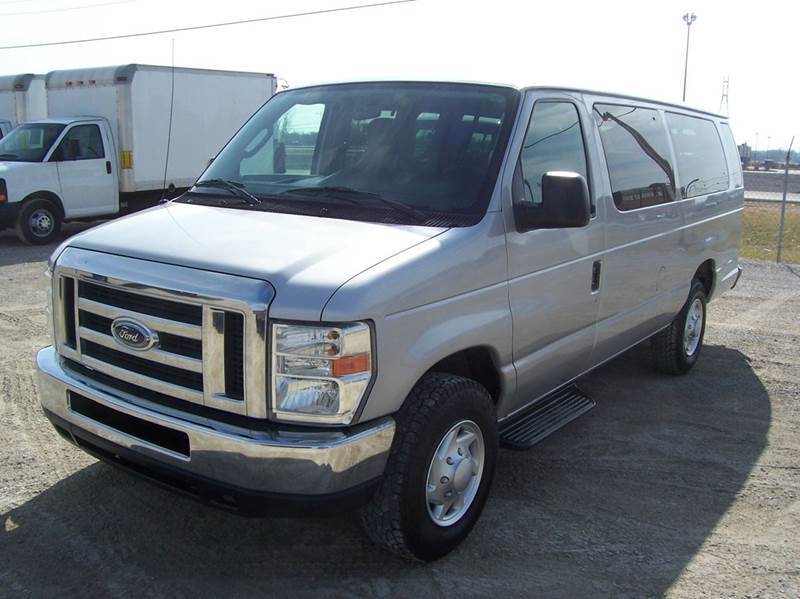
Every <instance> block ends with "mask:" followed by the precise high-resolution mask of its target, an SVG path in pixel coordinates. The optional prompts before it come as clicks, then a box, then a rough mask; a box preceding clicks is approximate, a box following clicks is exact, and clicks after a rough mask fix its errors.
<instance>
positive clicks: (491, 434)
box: [362, 373, 498, 561]
mask: <svg viewBox="0 0 800 599" xmlns="http://www.w3.org/2000/svg"><path fill="white" fill-rule="evenodd" d="M464 420H469V421H471V422H472V423H474V424H477V425H478V427H479V428H480V432H481V434H482V435H483V441H484V465H483V470H482V474H481V476H480V482H479V483H477V484H478V486H477V492H476V493H475V495H474V499H473V500H472V503H471V504H470V505H469V507H467V508H466V509H465V511H464V512H463V515H462V516H461V517H460V519H458V520H457V521H456V522H454V523H452V524H450V525H449V526H444V527H443V526H439V525H437V524H435V523H434V521H433V518H432V516H431V515H430V514H429V511H428V500H427V498H426V492H425V491H426V485H427V477H428V468H429V466H430V464H431V460H432V459H433V454H434V451H435V450H436V448H437V447H438V446H439V442H440V441H441V440H442V439H443V437H444V436H445V434H446V433H447V432H448V431H449V430H451V428H452V427H453V426H454V425H456V424H457V423H459V422H461V421H464ZM396 422H397V429H396V432H395V438H394V442H393V444H392V451H391V454H390V455H389V460H388V463H387V465H386V470H385V472H384V477H383V480H382V481H381V486H380V487H379V489H378V491H377V492H376V494H375V496H374V497H373V498H372V500H371V502H370V503H369V504H368V505H367V506H366V507H365V508H364V509H363V510H362V521H363V523H364V526H365V528H366V531H367V534H368V535H369V537H370V538H371V539H372V540H373V541H374V542H375V543H377V544H378V545H380V546H382V547H384V548H386V549H388V550H390V551H392V552H394V553H396V554H398V555H400V556H402V557H405V558H407V559H413V560H422V561H432V560H435V559H438V558H440V557H442V556H444V555H445V554H447V553H449V552H450V551H452V550H453V549H454V548H455V547H456V546H457V545H458V544H459V543H461V542H462V541H463V540H464V539H465V538H466V537H467V535H468V534H469V532H470V531H471V530H472V527H473V526H474V525H475V522H477V520H478V517H479V516H480V514H481V512H482V511H483V506H484V504H485V503H486V498H487V496H488V494H489V489H490V488H491V485H492V479H493V477H494V470H495V463H496V460H497V448H498V434H497V419H496V415H495V410H494V404H493V402H492V398H491V396H490V395H489V393H488V392H487V391H486V389H485V388H484V387H483V386H482V385H480V384H479V383H477V382H475V381H473V380H470V379H466V378H463V377H459V376H454V375H451V374H444V373H429V374H427V375H425V376H424V377H423V378H422V379H421V380H420V381H419V383H417V385H416V386H415V387H414V389H413V390H412V391H411V393H410V394H409V396H408V398H407V399H406V401H405V403H404V404H403V407H402V408H401V409H400V411H399V412H398V413H397V419H396Z"/></svg>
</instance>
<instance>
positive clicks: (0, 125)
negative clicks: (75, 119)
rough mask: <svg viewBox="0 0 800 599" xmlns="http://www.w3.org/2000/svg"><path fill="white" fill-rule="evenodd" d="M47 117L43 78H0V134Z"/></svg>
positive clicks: (28, 76) (16, 76)
mask: <svg viewBox="0 0 800 599" xmlns="http://www.w3.org/2000/svg"><path fill="white" fill-rule="evenodd" d="M46 117H47V90H46V89H45V76H44V75H34V74H32V73H25V74H22V75H5V76H2V77H0V134H2V136H5V135H7V134H8V132H9V131H10V130H11V129H13V128H14V127H15V126H17V125H19V124H20V123H24V122H25V121H30V120H34V119H43V118H46Z"/></svg>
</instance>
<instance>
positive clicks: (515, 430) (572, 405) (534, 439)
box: [500, 385, 595, 449]
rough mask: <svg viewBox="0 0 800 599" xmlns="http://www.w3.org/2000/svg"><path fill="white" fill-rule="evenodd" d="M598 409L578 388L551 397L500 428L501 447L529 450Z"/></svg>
mask: <svg viewBox="0 0 800 599" xmlns="http://www.w3.org/2000/svg"><path fill="white" fill-rule="evenodd" d="M594 406H595V403H594V400H593V399H591V398H590V397H589V396H587V395H585V394H584V393H583V391H581V390H580V389H578V387H577V386H575V385H570V386H568V387H565V388H564V389H562V390H560V391H556V392H555V393H553V394H552V395H547V396H545V397H543V398H542V399H540V400H539V401H537V402H536V403H535V404H533V405H532V406H530V407H529V408H527V409H526V410H524V411H523V412H522V413H520V414H518V415H516V416H514V417H513V418H512V419H511V420H510V421H507V422H503V423H502V424H501V425H500V444H501V445H502V446H503V447H507V448H509V449H529V448H531V447H533V446H534V445H536V444H537V443H538V442H539V441H541V440H542V439H544V438H545V437H548V436H549V435H551V434H552V433H554V432H556V431H557V430H558V429H560V428H561V427H562V426H564V425H566V424H568V423H570V422H572V421H573V420H575V419H576V418H577V417H578V416H582V415H583V414H585V413H586V412H588V411H589V410H591V409H592V408H593V407H594Z"/></svg>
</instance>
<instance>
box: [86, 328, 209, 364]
mask: <svg viewBox="0 0 800 599" xmlns="http://www.w3.org/2000/svg"><path fill="white" fill-rule="evenodd" d="M78 336H79V337H80V338H81V339H86V340H87V341H93V342H94V343H97V344H98V345H102V346H103V347H107V348H109V349H113V350H116V351H119V352H122V353H125V354H129V355H131V356H137V357H142V356H141V353H140V352H138V351H136V350H134V349H128V348H127V347H125V346H123V345H120V344H119V343H117V342H116V341H115V340H114V338H113V337H112V336H111V335H104V334H103V333H98V332H97V331H94V330H92V329H87V328H86V327H79V328H78ZM147 357H148V359H152V360H153V361H154V362H159V363H161V364H166V365H168V366H173V367H175V368H182V369H183V370H189V371H191V372H203V361H202V360H198V359H197V358H190V357H188V356H182V355H180V354H173V353H171V352H166V351H163V350H160V349H151V350H150V351H148V352H147Z"/></svg>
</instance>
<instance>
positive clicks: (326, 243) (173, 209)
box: [64, 203, 447, 320]
mask: <svg viewBox="0 0 800 599" xmlns="http://www.w3.org/2000/svg"><path fill="white" fill-rule="evenodd" d="M446 230H447V229H446V228H442V227H420V226H407V225H390V224H381V223H367V222H358V221H349V220H340V219H335V218H323V217H313V216H304V215H295V214H280V213H275V212H256V211H252V210H237V209H231V208H220V207H213V206H193V205H190V204H181V203H170V204H165V205H163V206H158V207H156V208H152V209H150V210H145V211H143V212H139V213H137V214H133V215H130V216H127V217H124V218H120V219H117V220H114V221H111V222H109V223H106V224H104V225H101V226H99V227H95V228H93V229H90V230H88V231H85V232H84V233H81V234H79V235H76V236H75V237H73V238H71V239H70V240H68V241H67V242H66V243H65V244H64V247H66V246H69V247H77V248H83V249H87V250H94V251H99V252H105V253H109V254H117V255H122V256H129V257H132V258H140V259H143V260H152V261H156V262H163V263H167V264H175V265H179V266H187V267H190V268H198V269H203V270H211V271H215V272H222V273H227V274H233V275H240V276H245V277H251V278H256V279H262V280H264V281H267V282H269V283H270V284H271V285H272V286H273V287H274V288H275V299H274V300H273V303H272V305H271V307H270V315H271V316H272V317H278V318H294V319H302V320H319V319H320V316H321V312H322V309H323V308H324V306H325V303H326V302H327V301H328V299H329V298H330V297H331V295H332V294H333V293H334V292H335V291H336V290H337V289H338V288H339V287H340V286H341V285H342V284H344V283H345V282H346V281H348V280H349V279H351V278H352V277H354V276H356V275H357V274H359V273H361V272H363V271H365V270H367V269H368V268H370V267H372V266H374V265H375V264H377V263H379V262H381V261H383V260H386V259H387V258H389V257H391V256H394V255H395V254H398V253H400V252H402V251H404V250H407V249H408V248H410V247H412V246H415V245H417V244H419V243H422V242H424V241H426V240H427V239H430V238H431V237H435V236H436V235H439V234H441V233H443V232H444V231H446Z"/></svg>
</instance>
